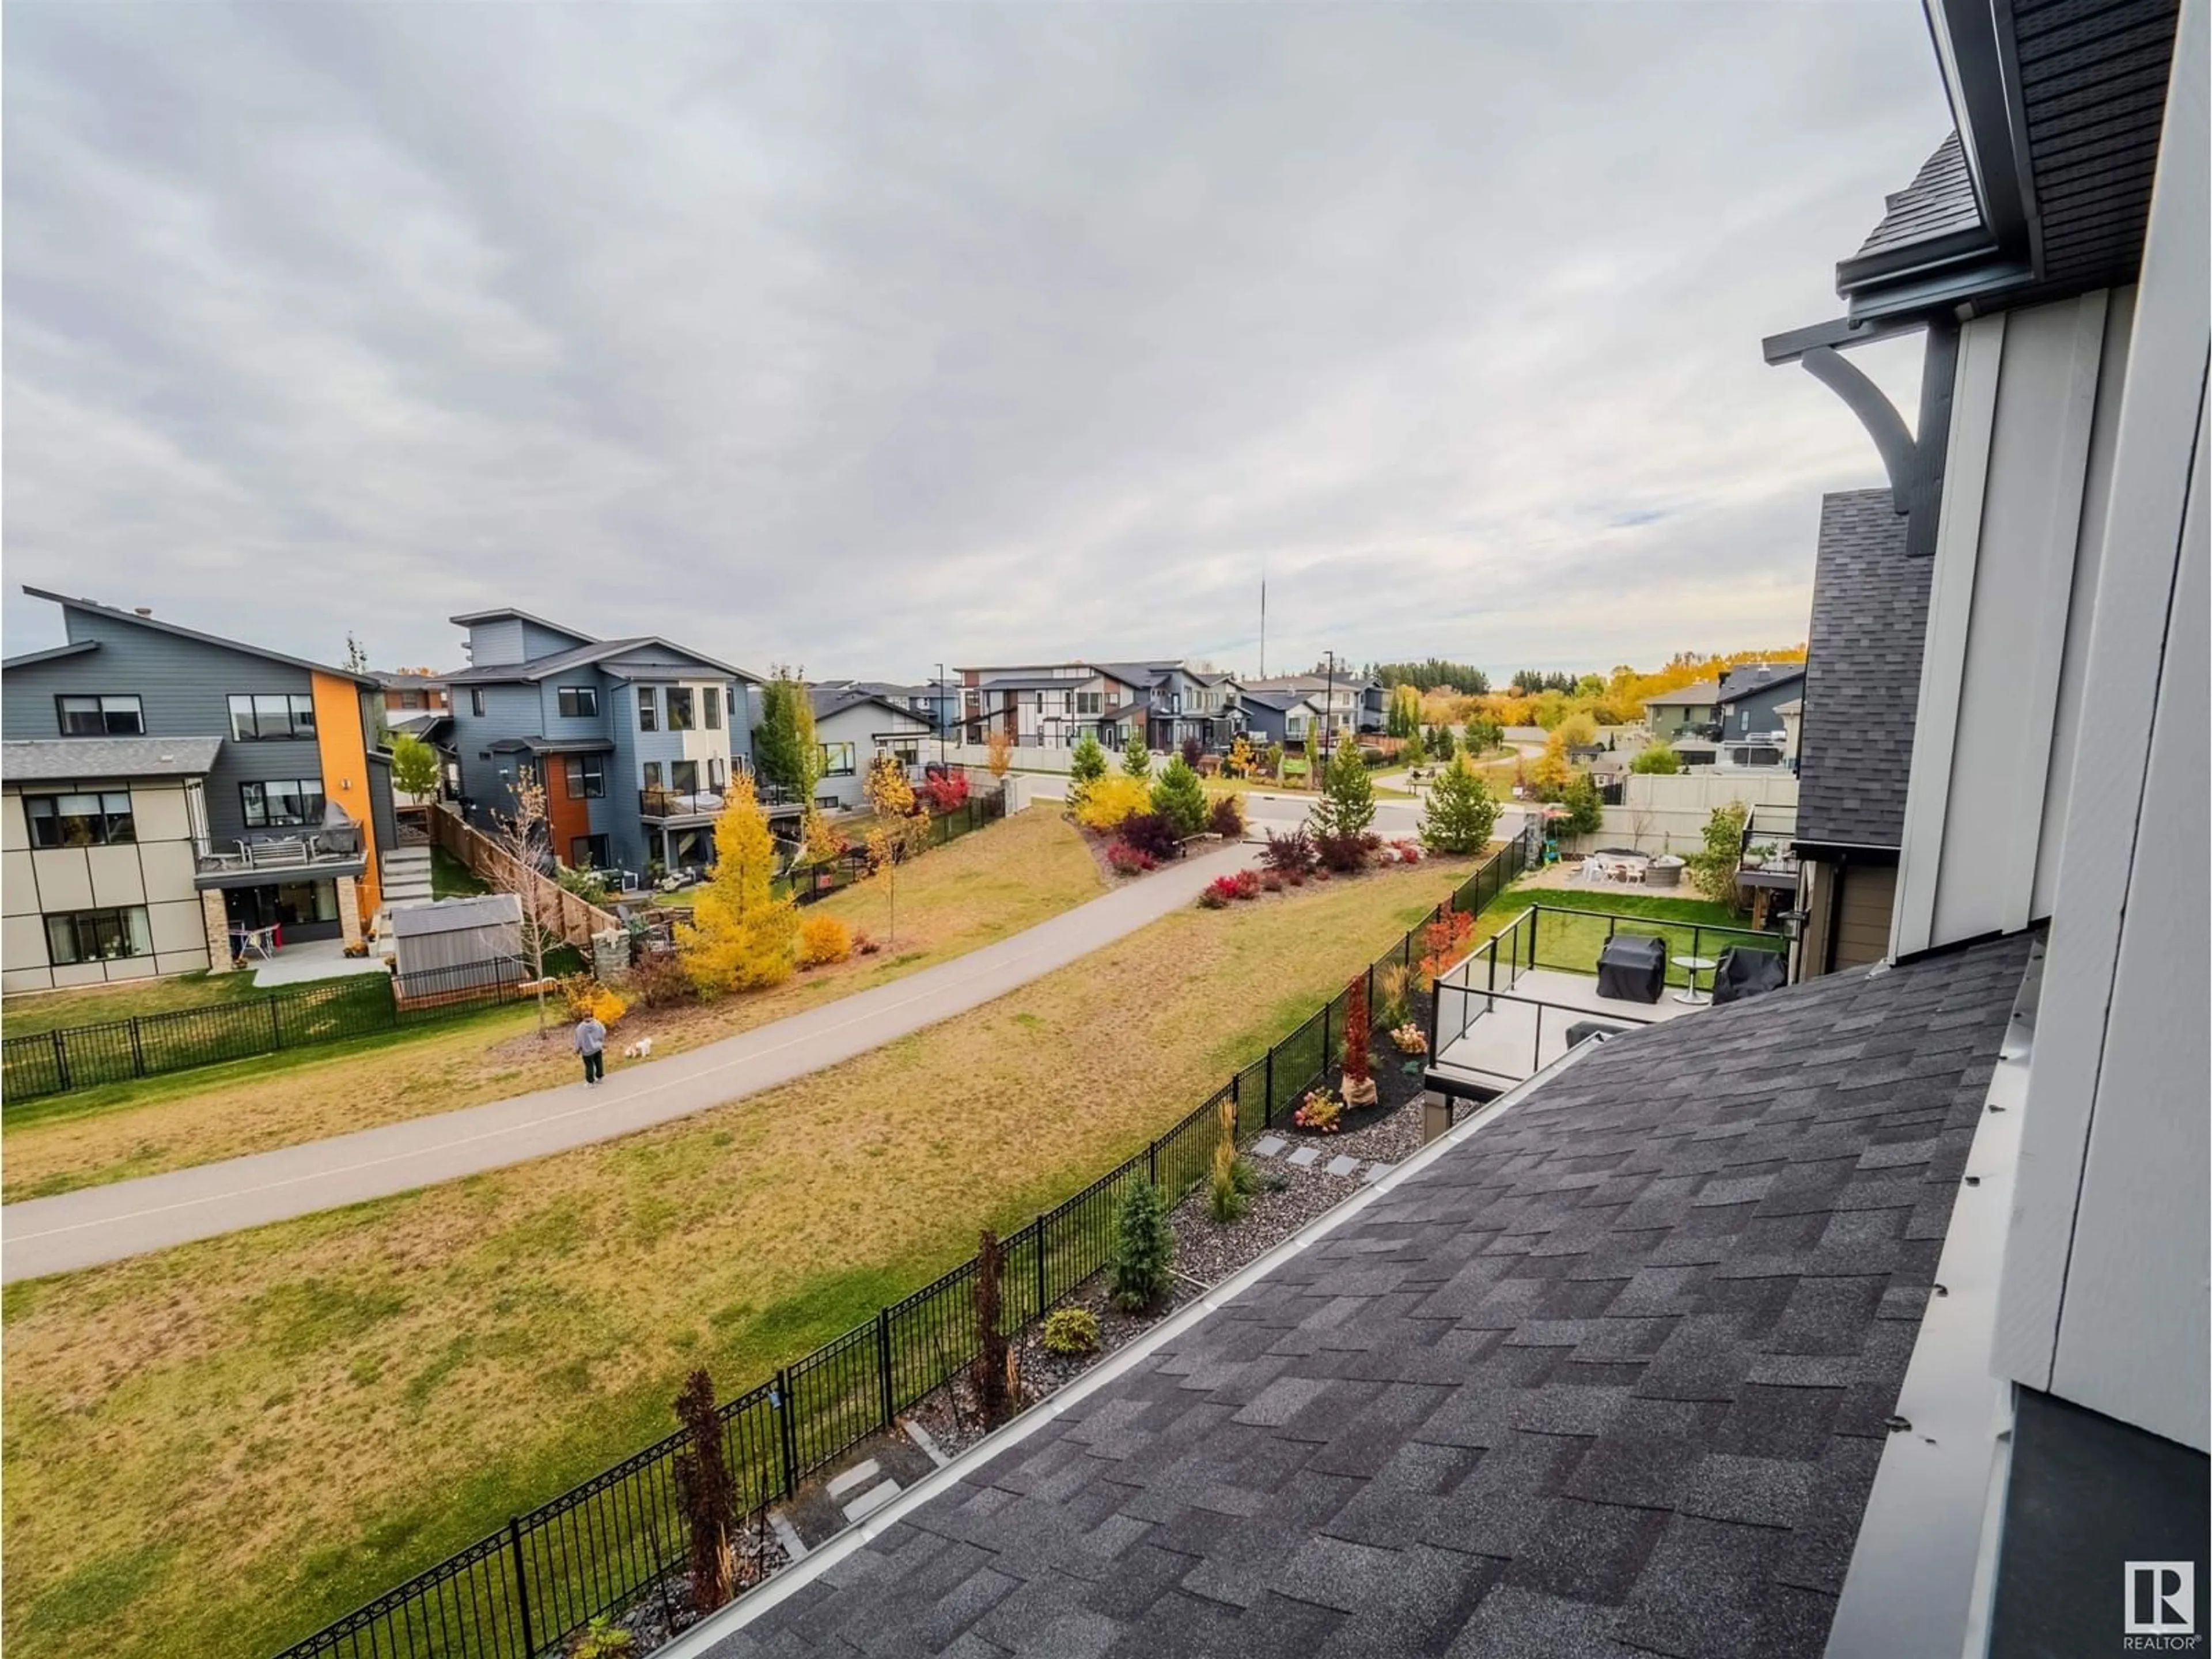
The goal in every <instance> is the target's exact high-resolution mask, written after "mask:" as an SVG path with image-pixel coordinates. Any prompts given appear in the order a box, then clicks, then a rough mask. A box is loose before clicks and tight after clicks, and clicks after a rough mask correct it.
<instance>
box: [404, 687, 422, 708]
mask: <svg viewBox="0 0 2212 1659" xmlns="http://www.w3.org/2000/svg"><path fill="white" fill-rule="evenodd" d="M399 706H400V707H401V708H421V707H422V693H421V692H420V691H402V692H401V693H400V694H399Z"/></svg>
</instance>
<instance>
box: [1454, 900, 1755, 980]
mask: <svg viewBox="0 0 2212 1659" xmlns="http://www.w3.org/2000/svg"><path fill="white" fill-rule="evenodd" d="M1538 905H1541V906H1542V907H1544V914H1542V915H1539V916H1538V917H1537V918H1536V920H1535V922H1534V933H1535V962H1536V965H1537V966H1538V967H1540V968H1559V969H1566V970H1568V971H1570V972H1572V973H1578V974H1594V973H1595V972H1596V971H1597V957H1598V952H1599V951H1601V950H1602V949H1604V948H1605V942H1606V940H1607V939H1608V938H1610V937H1611V936H1612V934H1613V933H1614V932H1616V931H1618V932H1620V933H1656V934H1657V935H1659V937H1661V938H1662V939H1665V940H1666V941H1667V956H1668V967H1667V982H1668V984H1670V985H1681V984H1686V983H1687V982H1688V976H1687V975H1686V972H1685V971H1684V970H1683V969H1680V968H1677V967H1675V966H1674V960H1673V959H1674V957H1679V956H1690V955H1692V954H1694V955H1698V956H1702V957H1707V958H1709V959H1711V958H1717V957H1719V955H1720V953H1721V952H1722V951H1724V950H1726V949H1727V948H1728V947H1729V945H1751V946H1753V947H1756V948H1758V949H1761V950H1772V951H1783V950H1784V949H1786V948H1787V946H1786V944H1785V941H1784V939H1783V938H1782V936H1781V935H1780V934H1779V933H1765V934H1761V933H1753V932H1752V931H1751V929H1750V928H1749V927H1747V926H1746V923H1745V918H1744V917H1743V916H1741V915H1739V914H1738V913H1736V912H1735V911H1734V910H1732V909H1730V908H1729V907H1728V906H1727V905H1725V904H1716V903H1713V902H1711V900H1708V899H1701V898H1662V897H1659V896H1656V894H1651V893H1632V892H1620V893H1589V892H1577V891H1573V890H1567V889H1562V888H1557V887H1518V886H1516V887H1509V888H1507V889H1506V890H1505V891H1504V892H1503V893H1501V894H1499V895H1498V897H1497V898H1496V899H1495V900H1493V901H1492V902H1491V904H1490V906H1489V907H1488V908H1486V909H1485V910H1484V911H1483V913H1482V914H1481V915H1480V916H1478V917H1477V918H1476V919H1475V934H1474V936H1475V938H1476V939H1477V940H1478V941H1480V940H1483V939H1488V938H1490V937H1491V936H1492V934H1495V933H1499V932H1501V931H1503V930H1504V928H1505V927H1507V926H1508V925H1510V923H1511V922H1512V921H1514V919H1515V918H1516V917H1517V916H1519V915H1522V913H1523V912H1524V911H1526V910H1528V909H1529V908H1531V907H1532V906H1538ZM1576 911H1582V912H1587V913H1591V914H1585V915H1572V914H1560V913H1561V912H1570V913H1571V912H1576ZM1522 927H1523V928H1524V933H1523V936H1522V943H1521V947H1520V948H1521V950H1522V952H1523V960H1524V961H1525V960H1526V959H1527V958H1526V952H1527V951H1528V939H1527V934H1526V932H1525V929H1526V928H1527V927H1528V924H1527V923H1523V924H1522ZM1723 929H1724V930H1728V931H1711V930H1723ZM1498 949H1499V951H1500V953H1501V954H1503V953H1504V951H1505V949H1506V947H1505V946H1504V945H1500V946H1499V947H1498ZM1698 982H1699V984H1700V985H1707V984H1710V983H1711V980H1710V978H1709V977H1707V976H1704V975H1701V976H1700V977H1699V981H1698Z"/></svg>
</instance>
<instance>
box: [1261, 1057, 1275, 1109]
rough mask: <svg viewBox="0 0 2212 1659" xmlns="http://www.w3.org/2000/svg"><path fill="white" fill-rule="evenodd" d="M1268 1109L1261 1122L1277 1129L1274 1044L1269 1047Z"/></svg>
mask: <svg viewBox="0 0 2212 1659" xmlns="http://www.w3.org/2000/svg"><path fill="white" fill-rule="evenodd" d="M1261 1121H1262V1122H1263V1123H1265V1124H1266V1126H1267V1127H1268V1128H1270V1129H1272V1128H1273V1127H1275V1045H1274V1044H1273V1043H1272V1042H1271V1043H1269V1044H1268V1045H1267V1109H1266V1110H1265V1111H1263V1112H1262V1113H1261Z"/></svg>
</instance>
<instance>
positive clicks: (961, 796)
mask: <svg viewBox="0 0 2212 1659" xmlns="http://www.w3.org/2000/svg"><path fill="white" fill-rule="evenodd" d="M922 787H923V788H924V789H925V790H927V792H928V794H929V806H930V810H931V811H934V812H957V811H959V810H960V809H961V808H962V807H963V806H965V805H967V804H968V775H967V774H966V773H964V772H948V773H946V774H945V775H944V776H943V777H938V778H932V779H930V780H929V781H928V782H927V783H926V784H924V785H923V786H922Z"/></svg>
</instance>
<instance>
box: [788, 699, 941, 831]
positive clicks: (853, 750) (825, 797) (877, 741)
mask: <svg viewBox="0 0 2212 1659" xmlns="http://www.w3.org/2000/svg"><path fill="white" fill-rule="evenodd" d="M807 695H808V696H809V698H810V699H811V701H812V703H813V708H814V740H815V742H816V743H817V744H818V745H819V746H820V749H821V751H822V777H821V781H819V782H817V784H816V785H815V786H814V804H815V805H817V806H821V807H826V808H828V809H829V810H830V811H837V812H850V811H857V810H858V809H859V808H860V805H862V803H863V801H864V800H865V799H866V786H867V780H868V769H869V768H870V767H871V766H872V765H873V764H874V763H875V760H876V757H878V756H879V755H889V756H890V757H891V758H892V759H894V760H896V761H897V762H898V763H899V764H900V766H901V767H902V768H903V769H905V770H906V771H907V772H908V774H909V775H914V774H916V773H918V771H919V769H920V768H921V766H922V764H923V763H924V757H925V752H926V751H925V749H924V745H925V744H927V742H928V741H929V739H930V738H933V737H935V736H936V735H937V732H936V727H935V726H933V725H932V724H931V723H930V719H929V716H928V715H927V714H926V713H925V714H917V713H916V712H915V710H914V709H913V708H910V707H908V704H907V702H906V701H905V699H904V698H903V697H902V696H895V695H888V694H883V693H878V692H874V691H870V690H866V689H864V687H863V686H862V684H860V683H858V682H854V681H851V680H846V681H842V682H839V683H837V684H829V685H815V686H810V687H808V688H807Z"/></svg>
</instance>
